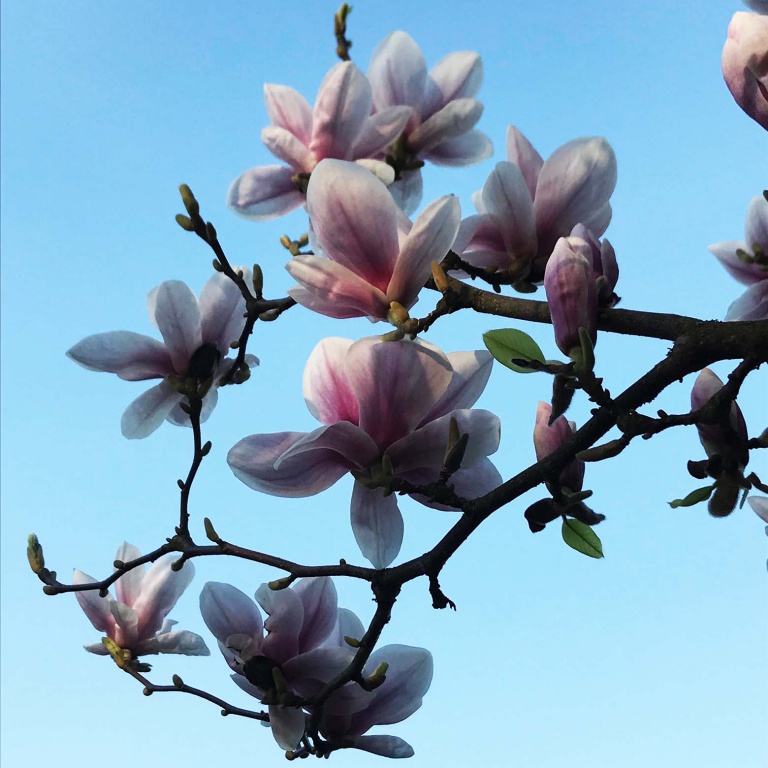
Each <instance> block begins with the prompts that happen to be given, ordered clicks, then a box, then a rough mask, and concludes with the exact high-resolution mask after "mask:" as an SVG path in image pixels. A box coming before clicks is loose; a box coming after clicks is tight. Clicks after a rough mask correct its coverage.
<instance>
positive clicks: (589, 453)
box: [576, 437, 627, 461]
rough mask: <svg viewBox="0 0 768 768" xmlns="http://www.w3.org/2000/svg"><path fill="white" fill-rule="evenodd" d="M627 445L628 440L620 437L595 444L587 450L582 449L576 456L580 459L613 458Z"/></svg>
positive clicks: (597, 459)
mask: <svg viewBox="0 0 768 768" xmlns="http://www.w3.org/2000/svg"><path fill="white" fill-rule="evenodd" d="M626 447H627V443H626V441H624V440H622V439H621V438H620V437H619V438H617V439H616V440H609V441H608V442H607V443H603V444H602V445H595V446H593V447H592V448H587V449H586V450H585V451H580V452H579V453H577V454H576V458H577V459H578V460H579V461H602V460H603V459H612V458H613V457H614V456H618V455H619V454H620V453H621V452H622V451H623V450H624V449H625V448H626Z"/></svg>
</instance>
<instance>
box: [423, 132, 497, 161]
mask: <svg viewBox="0 0 768 768" xmlns="http://www.w3.org/2000/svg"><path fill="white" fill-rule="evenodd" d="M492 154H493V143H492V142H491V140H490V139H489V138H488V137H487V136H486V135H485V134H484V133H483V132H482V131H478V130H477V129H476V128H473V129H472V130H470V131H466V132H465V133H463V134H462V135H461V136H454V137H453V138H452V139H445V140H444V141H441V142H440V143H439V144H437V145H436V146H434V147H432V149H430V150H429V151H427V152H424V153H423V157H424V159H425V160H429V161H430V162H432V163H434V164H435V165H444V166H446V167H448V168H460V167H463V166H465V165H474V164H475V163H481V162H482V161H483V160H487V159H488V158H489V157H490V156H491V155H492Z"/></svg>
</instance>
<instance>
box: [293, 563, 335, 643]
mask: <svg viewBox="0 0 768 768" xmlns="http://www.w3.org/2000/svg"><path fill="white" fill-rule="evenodd" d="M293 591H294V592H295V593H296V594H297V595H298V596H299V597H300V598H301V602H302V604H303V605H304V623H303V624H302V626H301V633H300V635H299V653H306V652H307V651H310V650H312V649H313V648H317V647H318V646H319V645H320V644H321V643H322V642H323V641H324V640H325V639H326V638H327V637H328V635H330V634H331V632H332V631H333V628H334V625H335V624H336V619H337V617H338V599H337V596H336V587H335V586H334V584H333V580H332V579H330V578H328V577H327V576H325V577H319V578H310V579H300V580H299V581H298V582H297V583H296V585H295V586H294V587H293Z"/></svg>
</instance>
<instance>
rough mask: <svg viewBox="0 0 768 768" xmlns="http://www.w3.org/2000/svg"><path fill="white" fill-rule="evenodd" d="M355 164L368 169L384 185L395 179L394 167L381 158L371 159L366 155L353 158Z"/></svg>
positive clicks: (386, 185)
mask: <svg viewBox="0 0 768 768" xmlns="http://www.w3.org/2000/svg"><path fill="white" fill-rule="evenodd" d="M355 164H356V165H359V166H360V167H361V168H365V170H366V171H370V172H371V173H372V174H373V175H374V176H375V177H376V178H377V179H378V180H379V181H380V182H381V183H382V184H384V186H385V187H388V186H389V185H390V184H391V183H392V182H393V181H394V180H395V169H394V168H393V167H392V166H391V165H389V164H388V163H385V162H384V161H383V160H372V159H371V158H370V157H368V158H362V159H360V160H355Z"/></svg>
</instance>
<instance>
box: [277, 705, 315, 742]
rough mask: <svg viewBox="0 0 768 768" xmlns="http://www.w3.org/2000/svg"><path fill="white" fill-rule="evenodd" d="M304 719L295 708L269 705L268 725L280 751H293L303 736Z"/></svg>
mask: <svg viewBox="0 0 768 768" xmlns="http://www.w3.org/2000/svg"><path fill="white" fill-rule="evenodd" d="M305 724H306V717H305V715H304V712H303V711H302V710H301V709H298V708H297V707H280V706H277V705H276V704H270V705H269V725H270V728H271V729H272V735H273V736H274V737H275V741H276V742H277V744H278V746H279V747H280V749H284V750H286V751H288V750H294V749H296V747H298V746H299V741H301V737H302V736H303V735H304V728H305Z"/></svg>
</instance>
